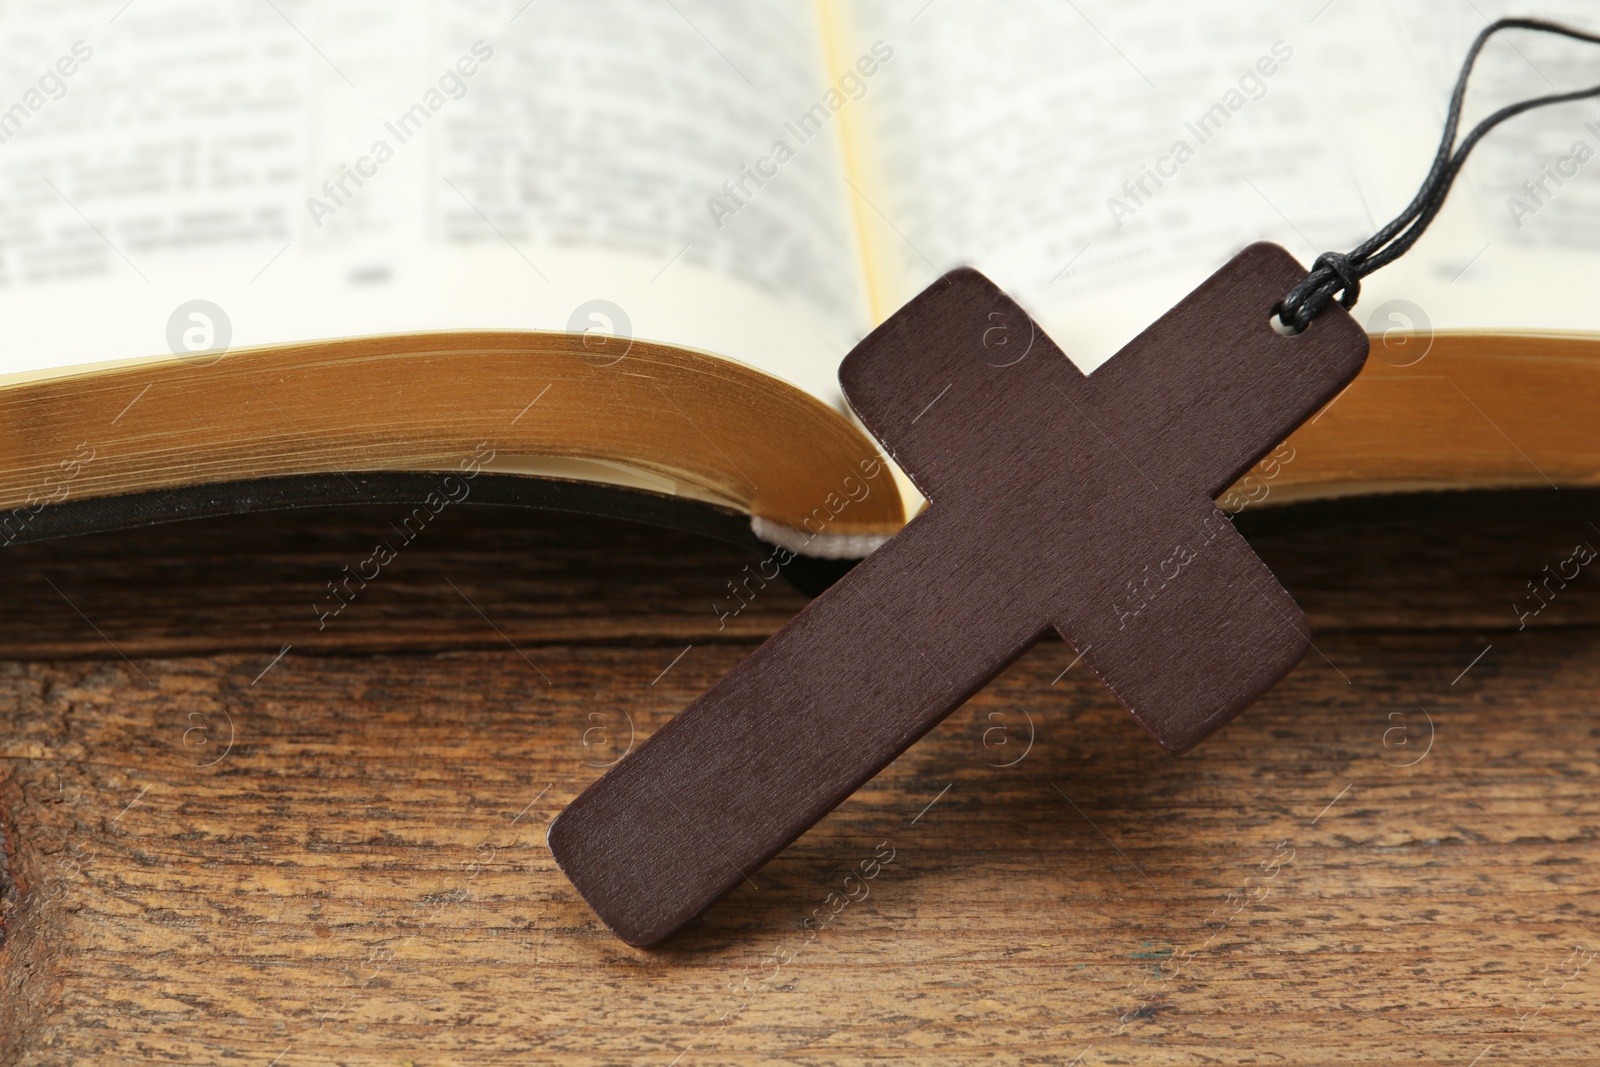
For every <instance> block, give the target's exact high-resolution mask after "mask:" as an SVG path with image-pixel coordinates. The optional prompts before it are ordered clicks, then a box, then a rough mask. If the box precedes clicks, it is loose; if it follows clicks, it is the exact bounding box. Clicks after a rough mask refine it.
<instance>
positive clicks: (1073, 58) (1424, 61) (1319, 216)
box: [851, 0, 1600, 371]
mask: <svg viewBox="0 0 1600 1067" xmlns="http://www.w3.org/2000/svg"><path fill="white" fill-rule="evenodd" d="M1532 6H1533V8H1534V9H1535V10H1533V11H1521V10H1519V13H1525V14H1543V15H1545V16H1546V17H1551V18H1556V19H1561V20H1566V21H1569V22H1571V23H1572V24H1574V25H1577V26H1579V27H1587V28H1589V29H1591V30H1593V29H1595V28H1596V24H1595V20H1594V16H1593V5H1592V4H1585V3H1583V2H1581V0H1568V2H1561V0H1549V2H1544V3H1535V4H1534V5H1532ZM1480 9H1481V11H1482V12H1483V13H1482V14H1480V13H1479V11H1480ZM1502 13H1504V12H1502V11H1500V10H1499V9H1498V6H1496V5H1490V4H1486V3H1483V2H1474V0H1447V2H1445V3H1439V2H1432V0H1333V2H1331V3H1330V2H1329V0H1293V2H1289V3H1282V2H1277V0H1246V2H1241V3H1234V4H1229V5H1227V6H1226V7H1220V6H1218V5H1209V4H1178V3H1173V2H1170V0H1118V2H1117V3H1110V2H1108V0H1077V2H1075V3H1073V4H1066V5H1060V4H1053V3H1045V2H1043V0H1018V2H1012V3H1007V4H1005V5H1004V7H1003V8H1002V7H1001V6H1000V5H996V4H989V3H984V2H981V0H933V2H932V3H929V2H928V0H892V2H889V3H885V4H882V5H875V6H874V7H873V8H871V9H870V10H865V11H863V12H860V13H858V14H857V15H856V18H855V25H854V27H853V29H852V31H851V32H852V33H853V34H854V36H855V37H857V38H859V39H863V40H864V39H869V38H882V39H884V40H887V41H889V42H891V43H892V44H893V45H894V47H895V48H896V60H895V62H896V66H895V69H894V71H893V74H892V77H890V78H887V79H885V80H884V82H883V84H882V85H881V86H880V87H879V88H878V90H876V91H875V96H874V97H873V99H872V100H871V101H870V103H869V106H868V108H867V109H865V112H866V114H865V120H864V122H863V123H862V127H863V132H862V135H861V138H860V143H859V147H858V149H857V151H856V153H855V154H856V156H857V158H858V159H859V160H860V162H859V163H858V169H859V179H858V183H857V184H858V185H859V186H860V187H861V188H862V189H863V190H865V191H866V195H867V196H868V197H870V198H871V199H872V201H873V203H874V211H873V213H872V217H873V218H875V219H876V220H877V224H876V225H874V226H872V227H870V228H869V229H868V230H867V236H866V242H865V243H866V253H865V254H866V260H867V263H868V265H869V268H868V269H869V271H870V273H871V275H872V278H873V280H872V283H871V284H872V291H873V292H874V293H875V294H877V299H876V301H875V307H874V313H875V315H876V316H877V317H879V318H882V317H884V316H885V315H887V314H888V313H890V312H892V311H893V310H894V308H896V307H898V306H899V304H900V303H903V302H904V300H905V299H907V298H908V297H909V296H910V295H913V294H914V293H915V292H916V291H917V290H919V289H920V288H922V287H923V286H925V285H926V284H927V283H928V282H930V281H932V280H933V279H934V278H935V277H937V276H938V274H940V273H942V272H943V271H945V270H948V269H950V268H952V267H954V266H957V265H959V264H963V263H970V264H972V265H974V266H977V267H978V268H979V269H981V270H983V271H984V272H985V273H987V274H989V275H990V276H991V277H992V278H994V279H995V280H996V282H997V283H999V284H1000V285H1001V286H1002V287H1004V288H1006V289H1007V290H1008V291H1010V292H1011V293H1012V294H1013V295H1015V296H1016V297H1017V298H1018V299H1019V300H1020V301H1021V302H1022V303H1023V304H1024V305H1025V306H1027V307H1028V308H1029V309H1030V310H1031V311H1032V312H1033V313H1034V314H1035V315H1036V316H1037V317H1038V318H1039V319H1040V320H1041V322H1042V323H1043V324H1044V325H1045V327H1046V328H1047V329H1048V330H1049V331H1050V332H1051V334H1052V335H1053V336H1054V337H1055V339H1056V340H1057V341H1058V342H1059V343H1060V344H1061V346H1062V348H1063V350H1064V351H1066V353H1067V354H1068V355H1069V356H1070V357H1072V358H1073V360H1074V361H1075V362H1077V363H1078V364H1079V366H1080V367H1082V368H1083V369H1084V370H1086V371H1088V370H1092V369H1093V368H1094V367H1096V366H1098V365H1099V364H1100V363H1101V362H1103V361H1104V360H1105V359H1107V358H1109V357H1110V356H1111V355H1113V354H1114V353H1115V352H1116V351H1117V349H1118V348H1120V347H1121V346H1122V345H1123V344H1126V343H1127V342H1128V341H1130V340H1131V339H1132V338H1133V337H1134V336H1135V335H1136V334H1137V333H1138V332H1139V331H1140V330H1142V329H1143V328H1144V327H1145V326H1147V325H1148V324H1149V323H1150V322H1151V321H1153V320H1154V319H1155V318H1156V317H1158V316H1159V315H1160V314H1162V313H1163V312H1165V311H1166V310H1167V309H1168V308H1169V307H1171V306H1172V305H1173V304H1174V303H1175V302H1176V301H1177V300H1179V299H1181V298H1182V297H1183V296H1184V295H1185V294H1186V293H1187V292H1189V291H1190V290H1191V289H1193V288H1194V287H1195V286H1196V285H1197V284H1199V282H1200V281H1202V280H1203V279H1204V278H1205V277H1206V276H1207V275H1208V274H1209V273H1210V272H1212V271H1213V270H1215V269H1216V268H1218V267H1220V266H1221V265H1222V264H1223V263H1224V262H1225V261H1226V260H1227V259H1228V258H1229V257H1231V256H1232V255H1233V254H1234V253H1236V252H1237V251H1239V250H1240V249H1241V248H1242V247H1244V246H1245V245H1246V244H1249V243H1250V242H1252V241H1256V240H1261V239H1268V240H1273V241H1276V242H1278V243H1280V244H1282V245H1284V246H1285V247H1286V248H1288V249H1289V250H1290V251H1291V252H1292V253H1294V254H1295V255H1296V256H1297V257H1298V258H1300V260H1301V261H1302V262H1303V263H1305V264H1307V265H1309V264H1310V263H1311V261H1312V260H1313V259H1314V258H1315V257H1316V256H1317V255H1318V254H1319V253H1321V252H1324V251H1330V250H1332V251H1347V250H1349V249H1350V248H1352V247H1354V246H1355V245H1356V244H1358V243H1359V242H1360V241H1362V240H1364V239H1365V238H1367V237H1368V236H1370V235H1371V234H1372V233H1373V232H1374V231H1375V230H1377V229H1378V227H1379V226H1380V225H1382V224H1383V223H1385V222H1387V221H1388V220H1389V219H1390V218H1392V217H1393V216H1394V215H1396V214H1398V213H1399V212H1400V210H1401V209H1403V208H1404V207H1405V205H1406V204H1407V203H1409V202H1410V200H1411V198H1412V197H1413V196H1414V195H1415V193H1416V190H1417V188H1418V186H1419V185H1420V183H1421V181H1422V179H1423V177H1424V175H1425V174H1426V173H1427V170H1428V167H1429V165H1430V164H1431V162H1432V158H1433V155H1434V152H1435V150H1436V149H1437V146H1438V141H1439V138H1440V136H1441V134H1442V124H1443V120H1444V112H1445V106H1446V104H1447V101H1448V97H1449V92H1450V88H1451V85H1452V83H1453V82H1454V79H1455V75H1456V71H1457V69H1458V67H1459V65H1460V62H1461V60H1462V58H1463V56H1464V53H1465V49H1466V47H1467V45H1468V44H1469V43H1470V41H1471V38H1472V37H1473V36H1474V35H1475V34H1476V33H1477V32H1478V30H1479V29H1481V28H1482V27H1483V26H1484V25H1485V24H1486V20H1487V18H1492V17H1496V16H1498V15H1500V14H1502ZM1506 36H1507V37H1509V39H1508V40H1496V41H1495V42H1493V43H1491V45H1490V47H1489V49H1488V50H1487V51H1486V53H1485V55H1484V57H1483V59H1482V60H1481V61H1480V65H1479V72H1478V74H1477V75H1476V76H1475V78H1474V82H1473V89H1472V92H1471V93H1470V94H1469V97H1468V108H1467V115H1466V116H1465V120H1466V121H1467V122H1468V123H1470V122H1472V121H1476V119H1477V118H1479V117H1482V116H1483V115H1485V114H1487V113H1488V111H1490V110H1492V109H1493V108H1495V107H1498V106H1500V105H1502V104H1504V103H1508V102H1511V101H1512V100H1514V99H1521V98H1524V97H1527V96H1532V95H1539V94H1541V93H1548V92H1553V91H1555V90H1554V89H1552V88H1551V86H1552V85H1555V86H1559V87H1560V88H1561V89H1563V90H1567V89H1574V88H1580V87H1583V86H1584V85H1585V84H1589V83H1592V82H1593V81H1594V80H1595V79H1594V77H1593V73H1592V72H1593V70H1594V61H1595V52H1596V49H1595V48H1594V46H1588V45H1583V44H1580V43H1576V42H1571V41H1561V40H1557V39H1550V38H1546V39H1538V40H1534V39H1530V38H1529V36H1528V35H1515V34H1511V35H1506ZM1585 71H1588V72H1589V73H1587V74H1585ZM1597 116H1600V108H1597V107H1596V105H1595V104H1594V102H1593V101H1587V102H1584V103H1581V104H1570V105H1564V106H1562V107H1557V108H1551V109H1549V110H1543V111H1537V112H1533V113H1530V114H1527V115H1524V116H1519V117H1518V118H1516V119H1513V120H1512V121H1511V122H1510V123H1508V124H1506V125H1505V126H1504V127H1501V128H1499V129H1497V130H1496V131H1495V132H1494V133H1493V134H1491V135H1490V136H1489V138H1488V139H1487V140H1485V141H1484V142H1483V143H1482V144H1480V145H1479V147H1478V148H1477V150H1476V152H1475V153H1474V156H1473V158H1472V160H1471V161H1470V162H1469V164H1468V166H1467V168H1466V171H1465V172H1464V174H1463V175H1462V177H1461V178H1460V179H1458V182H1457V185H1456V188H1455V189H1454V191H1453V192H1452V195H1451V197H1450V200H1449V202H1448V204H1447V206H1446V208H1445V210H1444V212H1443V213H1442V214H1441V216H1440V217H1439V219H1437V220H1436V221H1435V222H1434V224H1433V226H1432V228H1430V230H1429V231H1428V233H1427V234H1426V235H1425V236H1424V237H1423V238H1422V240H1421V242H1420V243H1419V244H1418V245H1417V247H1416V248H1414V249H1413V250H1412V251H1411V252H1410V253H1409V254H1408V255H1407V256H1406V257H1404V258H1402V259H1401V260H1399V261H1398V262H1397V263H1395V264H1393V265H1391V266H1389V267H1387V268H1384V269H1383V270H1382V271H1380V272H1378V273H1376V274H1374V275H1372V276H1370V277H1369V278H1368V279H1366V280H1365V281H1364V282H1363V290H1362V299H1361V303H1360V304H1359V305H1358V306H1357V308H1356V309H1355V312H1354V313H1355V315H1356V317H1357V318H1358V320H1359V321H1361V322H1363V324H1365V325H1367V326H1368V328H1369V330H1373V331H1376V332H1381V331H1382V330H1384V329H1388V328H1391V327H1395V326H1401V327H1410V326H1413V325H1414V326H1417V327H1420V328H1426V327H1428V326H1431V327H1433V328H1435V329H1449V328H1460V329H1499V330H1531V329H1561V330H1584V329H1591V330H1592V329H1596V328H1600V316H1597V312H1596V310H1595V305H1594V304H1593V302H1592V301H1588V300H1586V299H1584V298H1581V286H1582V282H1583V279H1584V278H1585V277H1587V276H1592V271H1593V257H1592V253H1591V252H1587V251H1586V250H1585V249H1586V248H1592V247H1593V239H1594V235H1595V232H1596V229H1597V224H1600V211H1597V207H1600V196H1597V192H1600V180H1597V179H1596V177H1595V176H1594V175H1587V176H1586V175H1585V174H1582V173H1580V170H1581V168H1582V167H1583V166H1585V164H1584V163H1582V162H1579V158H1580V157H1581V158H1582V159H1584V160H1587V158H1588V156H1589V155H1590V154H1592V153H1593V152H1594V151H1596V150H1600V123H1596V122H1595V120H1596V118H1597ZM1580 144H1584V145H1586V146H1587V148H1586V149H1585V148H1580V147H1578V146H1579V145H1580ZM1546 164H1548V165H1549V167H1551V168H1552V169H1555V170H1559V171H1560V173H1561V174H1565V175H1566V176H1567V177H1566V179H1565V182H1566V184H1565V185H1558V184H1557V183H1556V182H1554V181H1550V180H1547V181H1545V182H1544V183H1543V185H1540V184H1539V181H1538V179H1539V178H1540V177H1541V174H1542V173H1543V171H1542V170H1541V168H1542V167H1543V166H1544V165H1546ZM1589 169H1590V170H1594V171H1600V163H1596V164H1593V165H1592V166H1590V167H1589ZM1530 179H1531V180H1533V181H1534V183H1535V192H1536V193H1538V195H1539V197H1540V200H1541V201H1542V202H1541V203H1539V204H1538V205H1532V204H1531V202H1530V206H1531V207H1532V210H1531V211H1526V210H1519V211H1513V210H1512V209H1508V206H1507V200H1508V197H1512V196H1514V195H1515V194H1516V193H1517V192H1518V191H1519V190H1523V191H1524V193H1525V194H1526V190H1525V186H1524V182H1527V181H1529V180H1530ZM1546 187H1548V188H1546ZM1524 198H1526V195H1525V197H1524ZM1513 215H1515V217H1513ZM1585 266H1586V267H1587V273H1586V272H1585ZM1395 301H1405V303H1404V304H1396V303H1395ZM1396 309H1398V310H1396Z"/></svg>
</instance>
